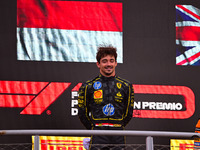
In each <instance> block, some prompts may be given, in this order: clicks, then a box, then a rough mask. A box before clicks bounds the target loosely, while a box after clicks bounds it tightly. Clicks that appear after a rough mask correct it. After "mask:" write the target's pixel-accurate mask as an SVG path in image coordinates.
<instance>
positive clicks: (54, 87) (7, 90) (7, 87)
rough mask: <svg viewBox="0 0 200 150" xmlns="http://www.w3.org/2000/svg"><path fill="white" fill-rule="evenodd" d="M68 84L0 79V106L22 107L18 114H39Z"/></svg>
mask: <svg viewBox="0 0 200 150" xmlns="http://www.w3.org/2000/svg"><path fill="white" fill-rule="evenodd" d="M70 84H71V83H65V82H31V81H30V82H29V81H0V107H17V108H20V107H22V108H24V110H22V111H21V112H20V114H28V115H41V114H42V113H43V111H45V110H46V109H47V108H48V107H49V106H50V105H51V104H52V103H53V102H54V101H55V100H56V99H57V98H58V97H59V96H60V95H61V94H62V93H63V92H64V91H65V90H66V89H67V88H68V87H69V86H70Z"/></svg>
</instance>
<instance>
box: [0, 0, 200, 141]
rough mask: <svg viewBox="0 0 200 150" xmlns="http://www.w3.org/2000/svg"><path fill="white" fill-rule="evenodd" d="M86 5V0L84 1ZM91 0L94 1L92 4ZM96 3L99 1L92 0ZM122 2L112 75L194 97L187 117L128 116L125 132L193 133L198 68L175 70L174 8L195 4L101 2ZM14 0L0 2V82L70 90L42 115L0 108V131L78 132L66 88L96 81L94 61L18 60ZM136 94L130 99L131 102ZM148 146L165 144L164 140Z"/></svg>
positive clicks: (173, 1) (155, 0) (147, 0)
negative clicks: (181, 89)
mask: <svg viewBox="0 0 200 150" xmlns="http://www.w3.org/2000/svg"><path fill="white" fill-rule="evenodd" d="M90 1H92V0H90ZM95 1H97V0H95ZM98 1H100V0H98ZM101 1H102V2H103V1H104V2H122V3H123V51H124V52H123V64H118V66H117V75H118V76H120V77H122V78H125V79H127V80H129V81H130V82H132V83H133V84H147V85H177V86H187V87H189V88H190V89H191V90H192V91H193V92H194V94H195V113H194V115H193V116H191V117H190V118H188V119H147V118H133V119H132V120H131V122H130V123H129V124H128V125H127V127H126V129H127V130H142V131H177V132H194V129H195V125H196V123H197V120H198V118H199V116H200V108H199V105H200V103H199V99H200V92H199V87H200V85H199V74H200V69H199V67H198V66H176V45H175V5H176V4H191V5H193V6H195V7H197V8H200V2H198V1H197V0H196V1H191V0H188V1H185V0H181V1H176V0H118V1H117V0H101ZM16 4H17V1H16V0H15V1H14V0H6V1H2V2H1V4H0V14H1V19H0V20H1V23H0V80H6V81H48V82H70V83H72V84H71V86H70V87H69V88H68V89H67V90H66V91H65V92H64V93H63V94H62V95H61V96H60V97H59V99H58V100H56V101H55V103H53V104H52V105H51V106H50V107H49V108H48V110H50V111H51V115H47V114H46V112H44V113H43V114H42V115H36V116H34V115H20V114H19V112H20V111H22V109H21V108H15V109H11V108H0V116H1V117H0V130H10V129H84V127H83V126H82V124H81V123H80V121H79V119H78V117H77V116H71V89H72V88H73V87H74V86H75V85H76V84H78V83H79V82H83V81H86V80H88V79H92V78H94V77H96V76H97V75H98V73H99V70H98V69H97V67H96V64H95V63H73V62H36V61H18V60H17V52H16V20H17V19H16V16H17V15H16V12H17V6H16ZM137 97H138V95H137V94H136V95H135V99H136V100H137ZM0 141H1V143H17V142H31V138H30V137H27V136H20V138H19V137H10V136H3V137H0ZM127 142H128V143H145V137H127ZM154 143H158V144H169V139H168V138H154Z"/></svg>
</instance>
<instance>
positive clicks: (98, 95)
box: [94, 90, 103, 99]
mask: <svg viewBox="0 0 200 150" xmlns="http://www.w3.org/2000/svg"><path fill="white" fill-rule="evenodd" d="M102 95H103V91H102V90H98V91H95V92H94V99H97V98H102V97H103V96H102Z"/></svg>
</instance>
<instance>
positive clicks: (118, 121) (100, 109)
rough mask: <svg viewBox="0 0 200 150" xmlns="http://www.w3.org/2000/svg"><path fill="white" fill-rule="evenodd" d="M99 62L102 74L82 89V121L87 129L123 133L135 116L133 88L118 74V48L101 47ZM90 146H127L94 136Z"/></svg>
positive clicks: (113, 138)
mask: <svg viewBox="0 0 200 150" xmlns="http://www.w3.org/2000/svg"><path fill="white" fill-rule="evenodd" d="M96 59H97V63H96V64H97V67H98V68H99V70H100V75H99V76H98V77H96V78H95V79H93V80H90V81H87V82H86V83H83V84H82V86H81V88H80V89H79V97H78V107H79V113H78V115H79V118H80V120H81V122H82V123H83V125H84V126H85V127H86V128H87V129H92V130H123V129H124V127H125V126H126V125H127V124H128V122H129V121H130V120H131V118H132V114H133V102H134V92H133V88H132V85H131V84H130V83H129V82H128V81H126V80H124V79H121V78H120V77H117V76H116V75H115V67H116V66H117V53H116V48H114V47H112V46H105V47H99V48H98V52H97V55H96ZM91 144H92V145H94V144H104V145H105V144H125V138H124V136H97V135H95V136H92V137H91ZM91 149H95V147H91ZM101 149H103V148H101Z"/></svg>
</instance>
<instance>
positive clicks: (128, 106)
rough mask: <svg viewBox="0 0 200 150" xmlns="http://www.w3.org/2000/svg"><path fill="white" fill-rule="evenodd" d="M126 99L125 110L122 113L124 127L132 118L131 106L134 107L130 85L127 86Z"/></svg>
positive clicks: (132, 91)
mask: <svg viewBox="0 0 200 150" xmlns="http://www.w3.org/2000/svg"><path fill="white" fill-rule="evenodd" d="M127 96H128V99H127V101H126V108H125V112H124V124H123V125H124V127H125V126H126V125H127V124H128V122H129V121H130V120H131V119H132V117H133V105H134V90H133V86H132V84H129V86H128V95H127Z"/></svg>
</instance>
